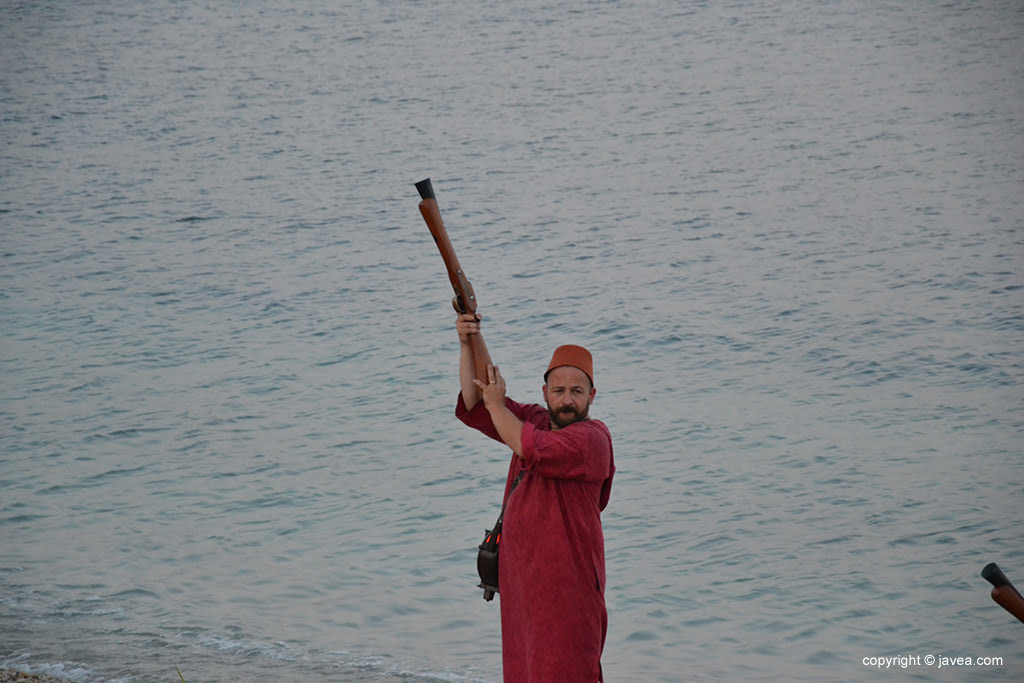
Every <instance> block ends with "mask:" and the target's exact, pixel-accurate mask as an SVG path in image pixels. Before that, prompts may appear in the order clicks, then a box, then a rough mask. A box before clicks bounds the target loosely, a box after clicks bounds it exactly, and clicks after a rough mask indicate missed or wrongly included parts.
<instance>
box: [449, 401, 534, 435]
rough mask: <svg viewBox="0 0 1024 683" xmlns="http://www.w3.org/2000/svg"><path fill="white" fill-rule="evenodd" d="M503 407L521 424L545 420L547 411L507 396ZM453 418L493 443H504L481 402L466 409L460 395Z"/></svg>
mask: <svg viewBox="0 0 1024 683" xmlns="http://www.w3.org/2000/svg"><path fill="white" fill-rule="evenodd" d="M505 405H506V406H508V409H509V410H511V411H512V413H513V414H514V415H515V416H516V417H518V418H519V419H520V420H522V421H523V422H526V423H529V422H531V421H533V422H536V421H537V420H538V419H540V418H543V419H547V414H548V411H547V409H545V408H544V407H543V406H539V405H535V404H524V403H516V402H515V401H513V400H512V399H510V398H509V397H507V396H506V397H505ZM455 417H457V418H458V419H459V420H461V421H462V423H463V424H465V425H466V426H467V427H472V428H473V429H476V430H477V431H479V432H482V433H484V434H486V435H487V436H489V437H491V438H492V439H494V440H495V441H501V443H505V442H504V441H502V439H501V436H499V435H498V430H497V429H495V428H494V422H492V421H491V414H490V413H488V412H487V408H486V407H485V406H484V402H483V401H477V402H476V405H475V406H473V407H472V408H471V409H467V408H466V402H465V401H463V400H462V394H461V393H460V394H459V400H458V402H457V403H456V404H455Z"/></svg>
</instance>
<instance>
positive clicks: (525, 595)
mask: <svg viewBox="0 0 1024 683" xmlns="http://www.w3.org/2000/svg"><path fill="white" fill-rule="evenodd" d="M456 328H457V329H458V332H459V341H460V343H461V348H462V351H461V354H462V357H461V360H460V371H459V376H460V384H461V388H462V392H461V394H460V395H459V400H458V404H457V406H456V412H455V414H456V416H457V417H458V418H459V419H460V420H462V422H464V423H465V424H467V425H468V426H470V427H473V428H475V429H477V430H479V431H481V432H483V433H484V434H486V435H488V436H490V437H491V438H493V439H496V440H498V441H501V442H503V443H505V444H506V445H508V446H509V448H511V449H512V451H513V456H512V462H511V464H510V466H509V470H508V478H507V479H506V483H505V496H506V507H505V514H504V520H503V523H502V524H503V525H502V531H501V543H500V552H499V554H498V575H499V579H500V588H501V591H500V602H501V641H502V647H501V651H502V665H503V672H504V680H505V683H576V682H579V683H595V681H603V680H604V679H603V678H602V674H601V652H602V650H603V649H604V641H605V634H606V633H607V630H608V613H607V610H606V609H605V603H604V586H605V568H604V535H603V533H602V531H601V511H602V510H604V508H605V506H607V505H608V497H609V494H610V493H611V486H612V476H613V475H614V474H615V461H614V458H613V455H612V439H611V434H610V433H609V432H608V428H607V427H606V426H605V425H604V423H602V422H600V421H598V420H593V419H591V418H590V417H589V415H588V413H589V410H590V405H591V403H593V401H594V395H595V394H596V393H597V390H596V389H595V388H594V369H593V360H592V358H591V355H590V353H589V352H588V351H587V350H586V349H584V348H583V347H580V346H571V345H570V346H560V347H558V348H557V349H556V350H555V352H554V355H553V356H552V358H551V362H550V364H549V365H548V369H547V371H546V372H545V374H544V385H543V387H542V389H541V391H542V393H543V396H544V399H545V402H546V403H547V407H546V408H545V407H544V406H540V405H536V404H522V403H516V402H515V401H513V400H511V399H509V398H507V397H506V396H505V381H504V379H502V377H501V373H500V371H499V370H498V367H497V366H494V365H488V377H487V381H486V382H485V381H481V380H480V379H477V378H476V377H475V376H474V375H475V373H474V369H473V357H472V356H473V351H472V346H471V337H472V335H479V334H480V327H479V316H477V315H475V314H464V315H460V316H459V318H458V320H457V321H456ZM478 341H479V340H478ZM524 471H525V475H524V476H523V477H522V479H521V480H520V482H519V483H518V485H516V487H515V489H514V490H513V491H512V493H511V495H510V494H509V489H510V488H511V486H512V482H513V481H514V480H515V478H516V477H517V476H518V475H519V474H520V472H524Z"/></svg>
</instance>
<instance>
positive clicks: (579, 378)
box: [547, 365, 590, 387]
mask: <svg viewBox="0 0 1024 683" xmlns="http://www.w3.org/2000/svg"><path fill="white" fill-rule="evenodd" d="M547 383H548V386H553V385H557V386H560V387H564V386H574V387H575V386H580V387H586V386H587V385H588V384H590V379H589V378H588V377H587V373H585V372H583V371H582V370H580V369H579V368H575V367H573V366H571V365H560V366H558V367H557V368H552V370H551V372H550V373H548V382H547Z"/></svg>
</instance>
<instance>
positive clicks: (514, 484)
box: [494, 470, 526, 530]
mask: <svg viewBox="0 0 1024 683" xmlns="http://www.w3.org/2000/svg"><path fill="white" fill-rule="evenodd" d="M524 474H526V470H522V471H521V472H520V473H519V474H517V475H516V478H515V479H513V480H512V486H511V487H510V488H509V490H508V495H507V496H505V501H504V502H503V503H502V504H501V514H500V515H498V521H497V522H495V523H494V528H495V529H496V530H500V529H501V520H503V519H504V518H505V506H506V505H508V499H509V498H511V497H512V492H513V491H515V490H516V487H517V486H519V482H520V481H521V480H522V478H523V475H524Z"/></svg>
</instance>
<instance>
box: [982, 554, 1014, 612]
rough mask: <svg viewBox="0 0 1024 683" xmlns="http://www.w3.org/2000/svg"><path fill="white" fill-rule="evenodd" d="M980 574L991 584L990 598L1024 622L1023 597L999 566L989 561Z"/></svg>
mask: <svg viewBox="0 0 1024 683" xmlns="http://www.w3.org/2000/svg"><path fill="white" fill-rule="evenodd" d="M981 576H982V577H983V578H984V579H985V580H986V581H988V582H989V583H991V584H992V586H993V588H992V599H993V600H995V601H996V603H997V604H998V605H999V606H1000V607H1002V608H1003V609H1005V610H1006V611H1007V612H1009V613H1010V614H1012V615H1013V616H1015V617H1017V618H1018V619H1020V620H1021V622H1024V597H1021V594H1020V591H1018V590H1017V589H1016V588H1015V587H1014V585H1013V584H1012V583H1010V580H1009V579H1008V578H1006V574H1004V573H1003V571H1002V570H1001V569H1000V568H999V566H998V565H996V563H995V562H990V563H989V564H987V565H985V568H984V569H982V570H981Z"/></svg>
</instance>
